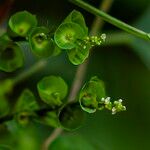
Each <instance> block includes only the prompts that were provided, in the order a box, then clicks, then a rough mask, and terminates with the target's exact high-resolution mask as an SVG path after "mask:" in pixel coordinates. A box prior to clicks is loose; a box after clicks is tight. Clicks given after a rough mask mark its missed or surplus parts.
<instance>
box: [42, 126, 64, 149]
mask: <svg viewBox="0 0 150 150" xmlns="http://www.w3.org/2000/svg"><path fill="white" fill-rule="evenodd" d="M61 133H62V129H61V128H57V129H55V130H54V131H53V133H52V134H51V136H49V137H48V138H47V139H46V140H45V141H44V144H43V146H42V150H48V147H49V145H50V144H51V143H52V142H53V141H54V140H55V139H56V138H57V137H58V136H59V135H60V134H61Z"/></svg>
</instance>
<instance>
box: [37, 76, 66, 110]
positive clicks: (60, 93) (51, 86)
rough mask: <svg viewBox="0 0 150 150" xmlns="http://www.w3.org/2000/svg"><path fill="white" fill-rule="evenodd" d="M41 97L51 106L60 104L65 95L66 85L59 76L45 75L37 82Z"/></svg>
mask: <svg viewBox="0 0 150 150" xmlns="http://www.w3.org/2000/svg"><path fill="white" fill-rule="evenodd" d="M37 88H38V92H39V95H40V97H41V99H42V100H43V101H44V102H45V103H47V104H49V105H50V106H51V107H55V106H60V105H62V100H63V99H64V98H65V96H66V95H67V91H68V86H67V84H66V83H65V81H64V80H63V79H62V78H61V77H59V76H47V77H44V78H43V79H42V80H40V81H39V82H38V84H37Z"/></svg>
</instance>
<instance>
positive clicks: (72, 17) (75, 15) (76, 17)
mask: <svg viewBox="0 0 150 150" xmlns="http://www.w3.org/2000/svg"><path fill="white" fill-rule="evenodd" d="M67 22H73V23H76V24H78V25H80V27H81V28H83V29H84V32H85V33H86V34H88V27H87V26H86V23H85V20H84V17H83V15H82V14H81V13H80V12H79V11H77V10H73V11H72V12H71V13H70V14H69V15H68V16H67V17H66V18H65V20H64V21H63V23H67Z"/></svg>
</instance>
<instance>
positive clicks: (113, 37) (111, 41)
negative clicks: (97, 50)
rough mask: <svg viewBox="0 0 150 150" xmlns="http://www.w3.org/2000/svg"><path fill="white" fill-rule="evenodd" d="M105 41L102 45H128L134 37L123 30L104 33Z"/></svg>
mask: <svg viewBox="0 0 150 150" xmlns="http://www.w3.org/2000/svg"><path fill="white" fill-rule="evenodd" d="M106 35H107V42H104V43H103V46H112V45H121V44H126V45H129V44H130V43H131V42H132V41H133V40H134V37H133V36H132V35H130V34H128V33H124V32H114V33H108V34H107V33H106Z"/></svg>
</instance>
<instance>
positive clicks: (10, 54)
mask: <svg viewBox="0 0 150 150" xmlns="http://www.w3.org/2000/svg"><path fill="white" fill-rule="evenodd" d="M23 63H24V58H23V53H22V51H21V49H20V47H19V46H18V45H17V44H15V43H12V42H8V43H7V44H6V45H5V48H3V49H1V51H0V70H3V71H5V72H12V71H15V70H16V69H18V68H20V67H22V66H23Z"/></svg>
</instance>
